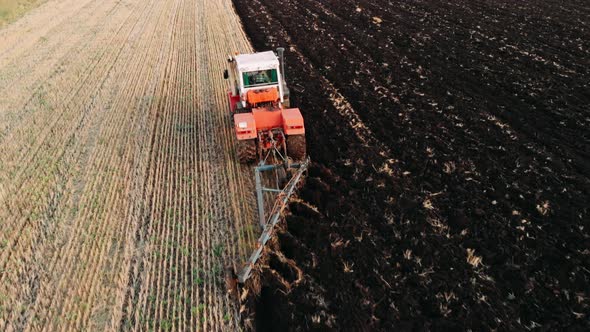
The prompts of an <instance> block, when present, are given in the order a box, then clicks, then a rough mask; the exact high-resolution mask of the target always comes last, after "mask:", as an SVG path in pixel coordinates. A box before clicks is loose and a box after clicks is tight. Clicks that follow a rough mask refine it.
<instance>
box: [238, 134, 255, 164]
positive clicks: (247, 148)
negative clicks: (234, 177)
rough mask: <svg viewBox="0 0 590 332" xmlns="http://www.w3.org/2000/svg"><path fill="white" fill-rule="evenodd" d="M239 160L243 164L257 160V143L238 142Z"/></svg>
mask: <svg viewBox="0 0 590 332" xmlns="http://www.w3.org/2000/svg"><path fill="white" fill-rule="evenodd" d="M238 160H239V161H240V163H242V164H249V163H252V162H254V161H255V160H256V142H254V140H253V139H249V140H242V141H238Z"/></svg>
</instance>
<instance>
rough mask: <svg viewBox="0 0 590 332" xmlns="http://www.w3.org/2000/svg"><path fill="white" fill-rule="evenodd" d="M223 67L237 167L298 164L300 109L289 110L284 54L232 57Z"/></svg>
mask: <svg viewBox="0 0 590 332" xmlns="http://www.w3.org/2000/svg"><path fill="white" fill-rule="evenodd" d="M228 63H229V69H226V70H225V71H224V74H223V76H224V78H225V79H226V80H229V81H230V85H231V89H230V91H228V94H227V96H228V100H229V109H230V112H231V114H232V115H233V123H234V128H235V132H236V137H237V144H238V145H237V154H238V160H239V161H240V163H244V164H248V163H253V162H255V161H258V163H259V164H265V163H273V162H275V163H276V162H284V161H287V160H288V158H289V160H293V161H301V160H303V159H304V158H305V154H306V147H305V126H304V124H303V116H302V115H301V112H300V111H299V109H298V108H291V107H290V103H289V89H288V87H287V84H286V82H285V75H284V72H285V70H284V67H285V65H284V49H283V48H278V49H277V53H276V54H275V53H274V52H273V51H266V52H258V53H250V54H236V55H233V56H230V57H229V58H228Z"/></svg>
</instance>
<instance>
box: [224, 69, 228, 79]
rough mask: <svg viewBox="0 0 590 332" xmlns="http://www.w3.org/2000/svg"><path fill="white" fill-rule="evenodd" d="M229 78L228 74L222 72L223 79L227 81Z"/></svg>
mask: <svg viewBox="0 0 590 332" xmlns="http://www.w3.org/2000/svg"><path fill="white" fill-rule="evenodd" d="M228 78H229V72H228V71H227V69H226V70H224V71H223V79H226V80H227V79H228Z"/></svg>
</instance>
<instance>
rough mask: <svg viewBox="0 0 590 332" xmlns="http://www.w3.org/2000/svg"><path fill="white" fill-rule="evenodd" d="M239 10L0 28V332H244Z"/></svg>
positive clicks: (116, 11) (122, 13)
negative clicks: (238, 286) (237, 111)
mask: <svg viewBox="0 0 590 332" xmlns="http://www.w3.org/2000/svg"><path fill="white" fill-rule="evenodd" d="M249 50H250V46H249V44H248V41H247V39H246V37H245V36H244V34H243V33H242V32H241V27H240V24H239V21H238V20H237V17H236V16H235V15H234V14H233V9H232V7H231V3H230V2H229V1H225V0H219V1H197V2H196V3H195V2H192V1H181V0H178V1H148V2H141V1H132V0H130V1H114V0H113V1H53V2H49V3H47V4H45V5H43V6H42V7H41V8H40V9H39V10H36V11H33V12H31V13H30V14H29V15H27V16H25V17H24V18H22V19H21V20H19V21H17V22H15V23H14V24H12V25H10V26H8V27H7V28H5V29H3V30H1V31H0V54H1V57H0V146H1V147H2V154H1V155H0V165H1V168H0V184H1V186H0V203H1V204H0V226H1V228H2V229H3V232H2V233H1V234H0V329H8V330H13V329H17V330H40V329H42V328H44V327H45V328H47V327H49V328H51V329H71V328H74V329H89V328H92V329H103V328H108V329H116V328H119V327H121V326H122V327H124V328H126V329H148V328H155V329H165V328H179V329H197V328H199V327H201V328H204V329H208V330H220V329H222V328H229V329H235V328H236V325H235V324H236V322H237V320H236V314H237V311H236V308H235V307H234V305H233V301H232V300H230V298H229V296H228V295H227V294H226V290H225V286H224V285H223V274H222V271H223V268H224V267H225V266H227V265H231V264H233V263H236V262H240V261H242V260H244V259H245V258H246V257H247V255H248V254H249V251H250V250H249V249H250V246H251V245H252V243H253V242H255V240H256V234H255V232H254V231H253V228H252V227H251V226H250V225H251V224H252V222H253V221H254V217H255V215H254V209H253V208H252V203H253V201H254V198H253V195H251V194H250V192H251V191H252V190H251V189H252V183H251V171H250V170H249V169H248V168H246V167H242V166H239V164H238V163H237V161H236V160H235V157H234V147H233V136H232V131H231V125H230V123H229V117H228V115H227V105H226V100H225V83H224V81H223V79H222V77H221V72H222V70H223V68H224V66H225V59H226V56H227V54H230V53H232V52H234V51H249Z"/></svg>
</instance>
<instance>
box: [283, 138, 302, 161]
mask: <svg viewBox="0 0 590 332" xmlns="http://www.w3.org/2000/svg"><path fill="white" fill-rule="evenodd" d="M287 155H288V156H289V157H291V158H292V159H293V160H295V161H300V160H303V158H305V135H293V136H287Z"/></svg>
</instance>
